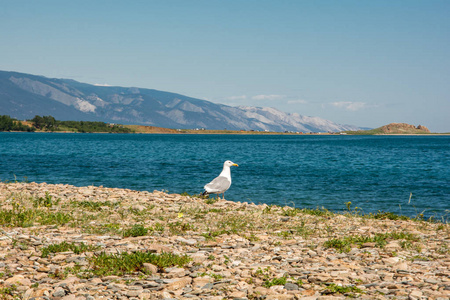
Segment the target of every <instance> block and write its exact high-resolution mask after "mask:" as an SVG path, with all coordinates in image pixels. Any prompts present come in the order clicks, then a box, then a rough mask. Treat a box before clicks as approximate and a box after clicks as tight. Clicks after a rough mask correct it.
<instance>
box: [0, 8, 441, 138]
mask: <svg viewBox="0 0 450 300" xmlns="http://www.w3.org/2000/svg"><path fill="white" fill-rule="evenodd" d="M0 7H1V8H0V54H1V55H0V69H1V70H6V71H17V72H24V73H31V74H36V75H44V76H47V77H55V78H71V79H75V80H77V81H81V82H86V83H92V84H108V85H119V86H136V87H142V88H152V89H157V90H163V91H170V92H175V93H180V94H183V95H187V96H191V97H196V98H201V99H206V100H209V101H212V102H216V103H223V104H228V105H252V106H270V107H275V108H278V109H280V110H282V111H285V112H297V113H300V114H302V115H308V116H318V117H322V118H325V119H329V120H332V121H335V122H338V123H343V124H352V125H358V126H367V127H379V126H382V125H385V124H388V123H391V122H406V123H410V124H414V125H419V124H422V125H425V126H428V127H429V128H430V129H431V130H432V131H435V132H449V131H450V1H434V0H424V1H414V0H408V1H379V0H377V1H359V0H355V1H346V0H342V1H322V0H315V1H312V0H311V1H301V0H295V1H285V0H273V1H264V0H258V1H234V0H228V1H215V0H208V1H201V0H192V1H186V0H180V1H175V0H173V1H172V0H165V1H163V0H161V1H151V0H148V1H112V0H110V1H96V0H89V1H81V0H80V1H46V0H40V1H22V0H14V1H12V0H0Z"/></svg>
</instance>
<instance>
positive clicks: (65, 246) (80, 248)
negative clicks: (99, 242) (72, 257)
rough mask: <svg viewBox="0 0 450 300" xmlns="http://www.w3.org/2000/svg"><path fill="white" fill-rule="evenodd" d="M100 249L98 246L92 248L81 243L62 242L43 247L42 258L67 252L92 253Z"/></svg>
mask: <svg viewBox="0 0 450 300" xmlns="http://www.w3.org/2000/svg"><path fill="white" fill-rule="evenodd" d="M99 248H100V247H97V246H92V245H86V244H84V243H81V244H79V245H77V244H75V243H74V242H72V243H70V244H69V243H67V242H62V243H59V244H51V245H48V246H47V247H43V248H42V249H41V252H42V255H41V256H42V257H48V255H49V254H50V253H58V252H66V251H72V252H73V253H75V254H80V253H83V252H90V251H96V250H98V249H99Z"/></svg>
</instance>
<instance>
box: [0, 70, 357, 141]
mask: <svg viewBox="0 0 450 300" xmlns="http://www.w3.org/2000/svg"><path fill="white" fill-rule="evenodd" d="M0 115H9V116H11V117H13V118H16V119H20V120H24V119H31V118H33V117H34V116H35V115H40V116H44V115H51V116H53V117H55V118H56V119H58V120H73V121H102V122H112V123H121V124H139V125H149V126H159V127H166V128H180V129H191V128H205V129H228V130H241V129H242V130H268V131H276V132H282V131H302V132H326V131H331V132H338V131H345V130H358V129H360V128H359V127H356V126H352V125H341V124H336V123H334V122H332V121H329V120H325V119H322V118H319V117H309V116H302V115H300V114H297V113H285V112H282V111H280V110H277V109H275V108H270V107H251V106H228V105H223V104H217V103H213V102H210V101H206V100H201V99H196V98H192V97H187V96H183V95H180V94H175V93H170V92H163V91H158V90H153V89H145V88H137V87H119V86H98V85H92V84H86V83H81V82H78V81H75V80H71V79H55V78H47V77H44V76H37V75H31V74H24V73H18V72H8V71H0Z"/></svg>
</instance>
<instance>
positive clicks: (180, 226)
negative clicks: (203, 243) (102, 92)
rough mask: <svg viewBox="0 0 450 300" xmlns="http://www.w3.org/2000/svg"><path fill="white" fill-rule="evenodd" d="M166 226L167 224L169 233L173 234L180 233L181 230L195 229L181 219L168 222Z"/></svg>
mask: <svg viewBox="0 0 450 300" xmlns="http://www.w3.org/2000/svg"><path fill="white" fill-rule="evenodd" d="M168 226H169V230H170V233H172V234H174V235H177V234H181V233H183V232H186V231H190V230H194V229H195V228H194V226H193V225H192V224H190V223H186V222H182V221H176V222H173V223H169V224H168Z"/></svg>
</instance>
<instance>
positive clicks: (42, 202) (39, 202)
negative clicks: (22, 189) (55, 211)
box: [33, 192, 61, 208]
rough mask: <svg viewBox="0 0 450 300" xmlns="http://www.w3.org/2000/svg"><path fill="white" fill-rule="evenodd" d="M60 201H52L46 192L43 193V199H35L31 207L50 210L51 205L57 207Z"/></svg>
mask: <svg viewBox="0 0 450 300" xmlns="http://www.w3.org/2000/svg"><path fill="white" fill-rule="evenodd" d="M60 201H61V199H59V198H58V199H56V200H53V197H52V196H51V195H50V194H49V193H48V192H45V197H37V198H36V199H34V201H33V206H34V207H47V208H50V207H52V206H53V205H58V204H59V202H60Z"/></svg>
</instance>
